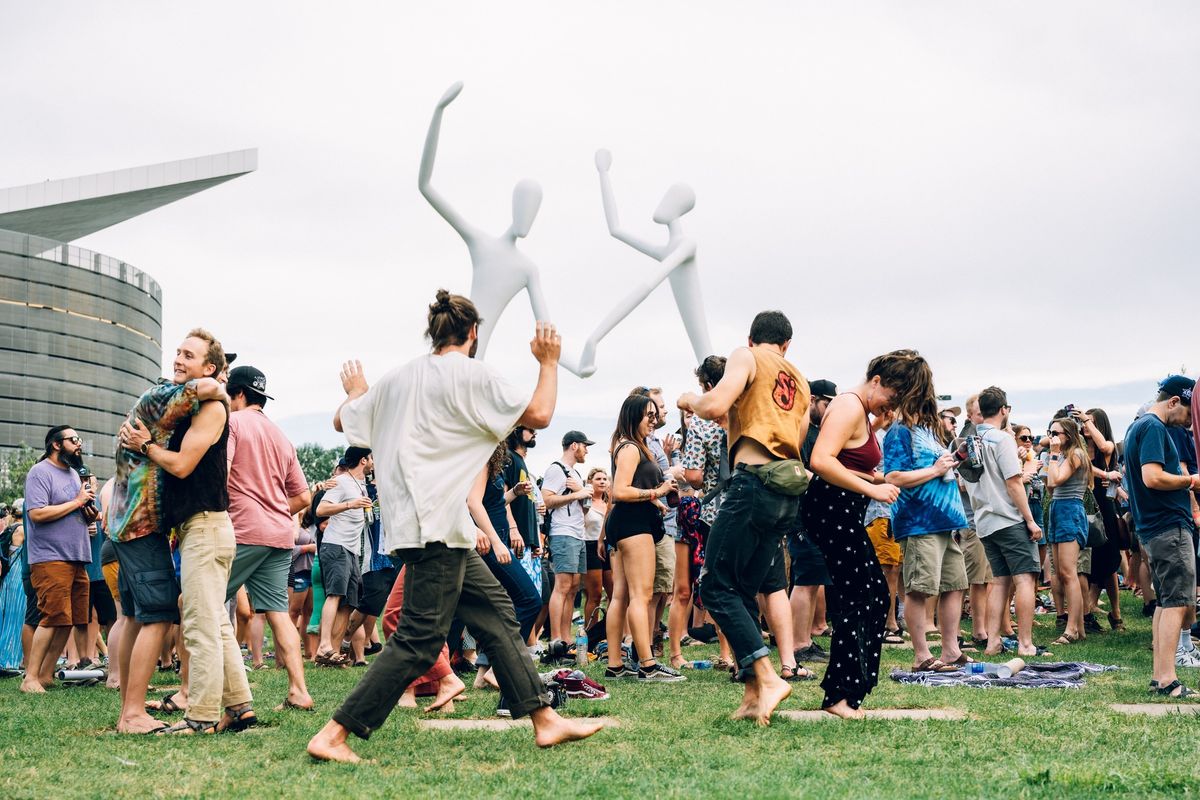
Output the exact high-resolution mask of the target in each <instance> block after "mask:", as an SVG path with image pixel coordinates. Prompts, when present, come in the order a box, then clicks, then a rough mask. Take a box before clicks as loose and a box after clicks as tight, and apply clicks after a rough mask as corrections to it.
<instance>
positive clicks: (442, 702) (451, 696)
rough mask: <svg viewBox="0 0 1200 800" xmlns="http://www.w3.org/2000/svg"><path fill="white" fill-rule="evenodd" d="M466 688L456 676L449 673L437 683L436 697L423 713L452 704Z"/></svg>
mask: <svg viewBox="0 0 1200 800" xmlns="http://www.w3.org/2000/svg"><path fill="white" fill-rule="evenodd" d="M466 688H467V687H466V684H464V683H463V682H462V680H460V679H459V677H458V676H457V675H455V674H454V673H453V672H451V673H450V674H449V675H447V676H446V677H444V678H442V679H441V681H439V682H438V692H437V695H436V696H435V697H434V698H433V702H432V703H431V704H430V705H429V707H428V708H426V709H425V712H426V713H429V712H431V711H437V710H439V709H441V708H442V707H443V706H446V705H448V704H450V703H452V702H454V700H456V699H457V698H459V697H461V696H462V693H463V692H464V691H465V690H466ZM447 713H449V712H447Z"/></svg>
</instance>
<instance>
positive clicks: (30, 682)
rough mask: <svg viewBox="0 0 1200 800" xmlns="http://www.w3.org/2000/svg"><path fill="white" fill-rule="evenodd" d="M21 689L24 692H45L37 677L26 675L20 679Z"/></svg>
mask: <svg viewBox="0 0 1200 800" xmlns="http://www.w3.org/2000/svg"><path fill="white" fill-rule="evenodd" d="M21 691H22V692H25V694H45V693H46V687H45V686H43V685H42V682H41V681H40V680H38V679H37V678H31V677H29V676H28V675H26V676H25V679H24V680H22V681H21Z"/></svg>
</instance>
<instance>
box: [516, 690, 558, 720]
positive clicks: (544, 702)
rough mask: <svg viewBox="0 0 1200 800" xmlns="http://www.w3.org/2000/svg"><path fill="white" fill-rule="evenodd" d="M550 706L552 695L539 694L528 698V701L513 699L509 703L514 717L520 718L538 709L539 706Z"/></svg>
mask: <svg viewBox="0 0 1200 800" xmlns="http://www.w3.org/2000/svg"><path fill="white" fill-rule="evenodd" d="M549 706H550V695H548V694H539V695H538V696H537V697H534V698H533V699H531V700H527V701H526V702H523V703H522V702H516V701H513V702H512V703H511V704H510V705H509V707H508V710H509V711H510V712H512V718H513V719H520V718H521V717H527V716H529V715H530V714H532V713H533V712H534V711H537V710H538V709H539V708H548V707H549Z"/></svg>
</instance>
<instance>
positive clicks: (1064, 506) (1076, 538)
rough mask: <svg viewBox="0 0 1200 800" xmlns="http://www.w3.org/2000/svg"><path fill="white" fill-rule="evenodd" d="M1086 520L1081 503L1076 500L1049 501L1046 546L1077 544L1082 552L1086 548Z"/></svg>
mask: <svg viewBox="0 0 1200 800" xmlns="http://www.w3.org/2000/svg"><path fill="white" fill-rule="evenodd" d="M1087 537H1088V520H1087V513H1086V512H1085V511H1084V510H1083V501H1082V500H1079V499H1076V498H1068V499H1066V500H1051V501H1050V529H1049V530H1048V531H1047V533H1046V542H1047V543H1048V544H1063V543H1065V542H1077V543H1078V544H1079V548H1080V549H1081V550H1082V549H1083V548H1085V547H1087Z"/></svg>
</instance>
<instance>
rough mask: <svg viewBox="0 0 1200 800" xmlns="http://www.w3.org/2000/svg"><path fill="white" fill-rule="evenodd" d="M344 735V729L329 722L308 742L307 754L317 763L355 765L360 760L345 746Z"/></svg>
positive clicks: (345, 732)
mask: <svg viewBox="0 0 1200 800" xmlns="http://www.w3.org/2000/svg"><path fill="white" fill-rule="evenodd" d="M346 734H347V731H346V729H345V728H343V727H342V726H341V725H339V724H338V723H336V722H334V721H333V720H329V722H327V723H325V727H324V728H321V730H320V731H318V732H317V735H316V736H314V737H312V738H311V739H309V740H308V754H309V755H310V756H312V757H313V758H315V759H317V760H318V761H338V762H340V763H342V764H357V763H358V762H360V761H362V759H361V758H359V757H358V755H357V754H356V753H355V752H354V751H353V750H351V749H350V746H349V745H348V744H346Z"/></svg>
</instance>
